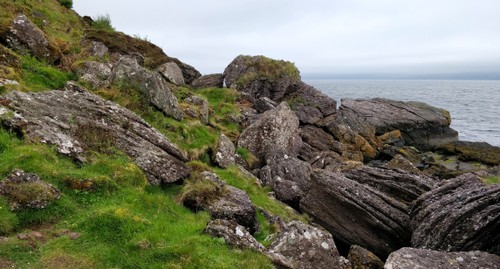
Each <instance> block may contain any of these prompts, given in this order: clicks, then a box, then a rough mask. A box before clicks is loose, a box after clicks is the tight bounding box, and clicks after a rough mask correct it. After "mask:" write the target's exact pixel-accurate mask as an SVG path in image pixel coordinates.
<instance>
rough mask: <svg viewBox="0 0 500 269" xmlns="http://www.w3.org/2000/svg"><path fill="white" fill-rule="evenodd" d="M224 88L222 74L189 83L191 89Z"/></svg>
mask: <svg viewBox="0 0 500 269" xmlns="http://www.w3.org/2000/svg"><path fill="white" fill-rule="evenodd" d="M223 86H224V75H223V74H210V75H204V76H201V77H198V78H196V79H195V80H193V82H191V87H193V88H195V89H202V88H222V87H223Z"/></svg>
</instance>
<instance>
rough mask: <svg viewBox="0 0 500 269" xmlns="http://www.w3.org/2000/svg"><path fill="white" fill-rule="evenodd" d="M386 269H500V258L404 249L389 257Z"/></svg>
mask: <svg viewBox="0 0 500 269" xmlns="http://www.w3.org/2000/svg"><path fill="white" fill-rule="evenodd" d="M384 268H387V269H407V268H435V269H448V268H454V269H482V268H489V269H496V268H500V257H499V256H497V255H493V254H489V253H485V252H481V251H470V252H441V251H434V250H428V249H418V248H402V249H400V250H398V251H395V252H393V253H391V255H389V258H388V259H387V261H386V262H385V267H384Z"/></svg>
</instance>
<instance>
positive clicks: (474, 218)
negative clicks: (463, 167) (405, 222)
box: [410, 174, 500, 255]
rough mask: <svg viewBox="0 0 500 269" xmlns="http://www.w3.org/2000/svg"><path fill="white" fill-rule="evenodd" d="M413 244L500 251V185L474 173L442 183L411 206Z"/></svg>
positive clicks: (449, 249)
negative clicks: (482, 179)
mask: <svg viewBox="0 0 500 269" xmlns="http://www.w3.org/2000/svg"><path fill="white" fill-rule="evenodd" d="M410 216H411V227H412V229H413V235H412V239H411V243H412V246H413V247H418V248H428V249H434V250H444V251H470V250H482V251H487V252H490V253H495V254H497V255H498V254H500V244H499V243H498V242H500V233H498V231H499V230H500V185H499V184H491V185H488V184H485V183H483V182H482V181H481V179H480V178H479V177H478V176H476V175H474V174H465V175H462V176H459V177H457V178H454V179H450V180H447V181H445V182H444V184H443V185H442V186H440V187H439V188H435V189H433V190H431V191H429V192H426V193H425V194H423V195H422V196H420V197H419V198H418V199H417V200H416V201H415V202H414V204H413V205H412V207H411V211H410Z"/></svg>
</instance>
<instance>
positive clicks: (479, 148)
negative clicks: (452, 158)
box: [437, 141, 500, 165]
mask: <svg viewBox="0 0 500 269" xmlns="http://www.w3.org/2000/svg"><path fill="white" fill-rule="evenodd" d="M437 149H438V150H439V151H442V152H444V153H446V154H456V155H458V158H459V159H461V160H463V161H476V162H482V163H484V164H488V165H500V147H495V146H492V145H490V144H488V143H485V142H467V141H456V142H451V143H447V144H444V145H440V146H439V147H438V148H437Z"/></svg>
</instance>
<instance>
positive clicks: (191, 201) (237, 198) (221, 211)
mask: <svg viewBox="0 0 500 269" xmlns="http://www.w3.org/2000/svg"><path fill="white" fill-rule="evenodd" d="M200 180H201V182H199V183H195V184H199V185H198V186H201V187H194V188H193V189H192V190H189V189H188V191H185V193H184V195H183V197H182V200H183V204H184V205H185V206H187V207H189V208H193V209H198V210H199V209H204V210H207V211H208V212H209V213H210V215H212V217H213V218H214V219H226V220H234V221H235V222H237V223H238V224H240V225H243V226H245V227H246V228H247V229H248V230H249V231H250V232H251V233H252V234H253V233H254V232H255V231H257V230H258V222H257V219H256V215H255V214H256V213H255V206H254V205H253V204H252V201H251V200H250V198H249V197H248V195H247V194H246V193H245V192H244V191H242V190H240V189H237V188H235V187H233V186H230V185H227V184H226V183H225V182H224V181H222V180H221V179H219V177H218V176H217V175H216V174H214V173H212V172H208V171H205V172H202V173H201V179H200ZM203 181H205V182H203ZM207 183H208V184H209V185H208V186H209V187H208V188H207V187H206V186H207V185H206V184H207ZM210 185H212V186H214V187H215V188H211V186H210Z"/></svg>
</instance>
